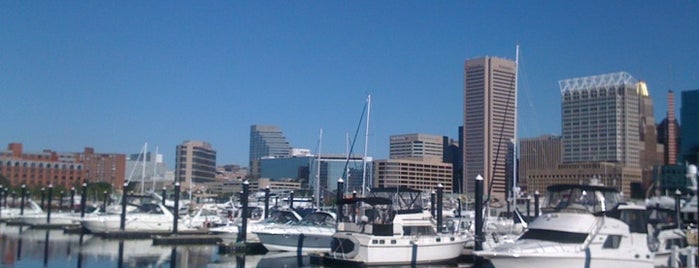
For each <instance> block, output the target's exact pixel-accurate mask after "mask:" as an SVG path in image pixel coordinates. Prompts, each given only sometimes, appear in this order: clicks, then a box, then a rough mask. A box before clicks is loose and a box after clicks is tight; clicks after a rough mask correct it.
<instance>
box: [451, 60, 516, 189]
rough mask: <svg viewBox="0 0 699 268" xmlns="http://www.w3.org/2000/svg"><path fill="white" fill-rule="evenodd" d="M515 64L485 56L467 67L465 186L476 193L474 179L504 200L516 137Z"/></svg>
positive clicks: (464, 138)
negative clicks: (479, 178)
mask: <svg viewBox="0 0 699 268" xmlns="http://www.w3.org/2000/svg"><path fill="white" fill-rule="evenodd" d="M515 81H516V65H515V62H514V61H511V60H507V59H502V58H496V57H483V58H477V59H469V60H466V62H465V64H464V125H463V127H464V131H463V147H462V150H463V162H464V166H463V174H464V175H463V182H464V183H463V186H464V192H466V193H473V191H474V183H475V181H474V179H475V178H476V176H477V175H481V176H483V178H484V187H485V189H489V188H491V186H490V185H491V184H492V190H493V191H492V194H493V195H494V196H496V197H498V199H500V200H504V197H505V179H506V168H507V167H506V159H505V156H506V155H507V150H508V143H510V142H511V141H512V139H514V136H515V133H514V131H515V108H516V106H515V104H516V103H515V101H516V100H515V96H516V92H515V90H516V88H515V86H516V83H515Z"/></svg>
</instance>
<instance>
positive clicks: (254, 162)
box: [249, 125, 291, 179]
mask: <svg viewBox="0 0 699 268" xmlns="http://www.w3.org/2000/svg"><path fill="white" fill-rule="evenodd" d="M290 153H291V146H290V145H289V142H288V141H287V140H286V137H285V136H284V134H283V133H282V131H281V130H280V129H279V127H278V126H272V125H252V126H250V158H249V161H250V175H251V178H253V179H257V178H259V177H260V166H259V160H260V159H261V158H263V157H287V156H289V155H290Z"/></svg>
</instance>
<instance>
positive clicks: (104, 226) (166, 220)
mask: <svg viewBox="0 0 699 268" xmlns="http://www.w3.org/2000/svg"><path fill="white" fill-rule="evenodd" d="M173 219H174V216H173V214H172V213H171V212H170V210H169V209H168V208H167V207H165V206H164V205H163V204H161V203H156V204H153V203H144V204H141V205H139V206H138V209H137V210H136V211H133V212H130V213H126V217H125V219H124V231H129V232H166V231H172V230H173ZM80 223H81V224H82V226H83V227H84V228H85V229H87V230H88V231H90V232H92V233H96V234H102V233H108V232H114V231H121V228H120V227H121V226H120V225H121V215H117V214H107V215H100V216H95V217H85V218H83V219H81V220H80ZM178 230H180V231H183V230H194V228H191V227H187V226H186V224H185V222H184V221H183V220H182V219H179V222H178Z"/></svg>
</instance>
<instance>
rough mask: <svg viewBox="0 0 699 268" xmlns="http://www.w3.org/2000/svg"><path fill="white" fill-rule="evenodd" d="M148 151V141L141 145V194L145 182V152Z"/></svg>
mask: <svg viewBox="0 0 699 268" xmlns="http://www.w3.org/2000/svg"><path fill="white" fill-rule="evenodd" d="M147 153H148V143H147V142H146V144H144V145H143V168H142V169H141V194H143V187H145V183H146V154H147Z"/></svg>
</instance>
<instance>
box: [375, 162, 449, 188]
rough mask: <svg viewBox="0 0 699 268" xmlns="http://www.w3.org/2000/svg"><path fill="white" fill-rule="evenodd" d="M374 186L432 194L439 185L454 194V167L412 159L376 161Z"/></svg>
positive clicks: (447, 164)
mask: <svg viewBox="0 0 699 268" xmlns="http://www.w3.org/2000/svg"><path fill="white" fill-rule="evenodd" d="M374 167H375V168H374V186H376V187H385V188H390V187H409V188H413V189H419V190H423V191H425V192H428V193H429V192H431V191H433V190H434V189H437V185H439V184H442V186H444V192H446V193H450V192H453V184H452V177H451V173H452V165H451V164H450V163H443V162H442V161H417V160H410V159H387V160H374Z"/></svg>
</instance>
